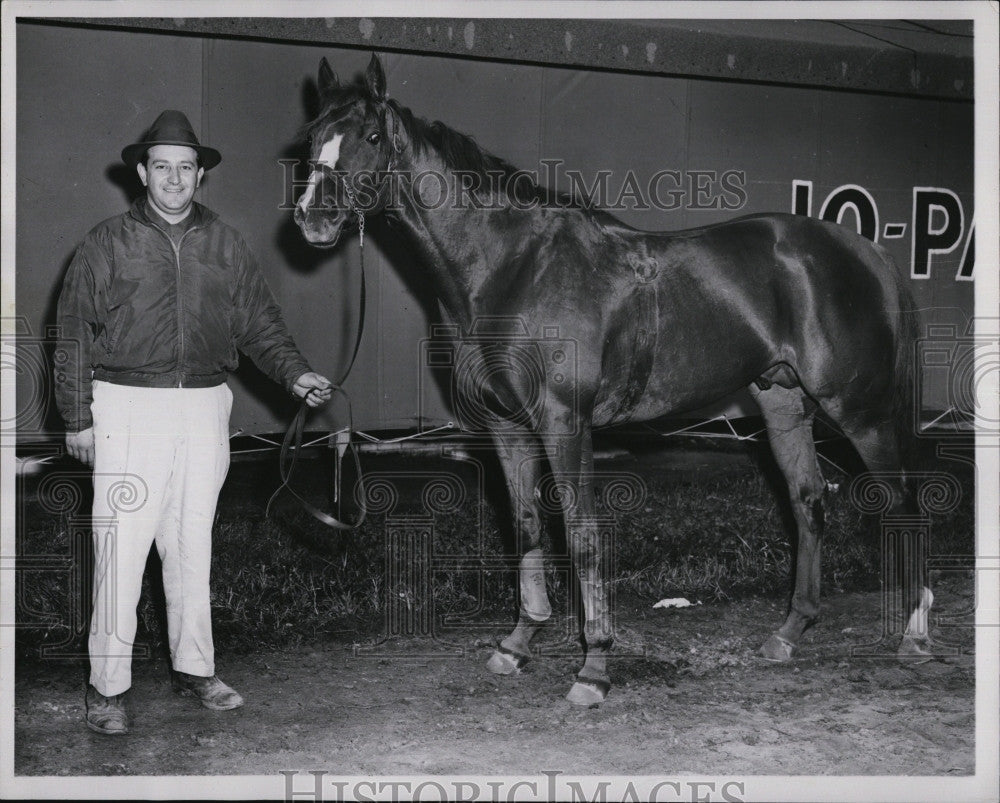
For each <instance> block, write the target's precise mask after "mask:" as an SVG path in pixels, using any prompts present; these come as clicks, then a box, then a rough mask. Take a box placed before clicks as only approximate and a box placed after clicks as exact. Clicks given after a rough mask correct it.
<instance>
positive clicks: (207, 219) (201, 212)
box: [128, 195, 218, 227]
mask: <svg viewBox="0 0 1000 803" xmlns="http://www.w3.org/2000/svg"><path fill="white" fill-rule="evenodd" d="M128 213H129V215H130V216H131V217H133V218H135V219H136V220H137V221H139V222H140V223H142V224H144V225H146V226H152V225H154V222H153V219H152V216H151V215H150V213H149V200H148V199H147V198H146V196H145V195H141V196H139V197H138V198H137V199H136V200H135V201H134V202H133V204H132V207H131V208H130V209H129V211H128ZM216 218H218V215H217V214H215V212H213V211H212V210H211V209H209V208H208V207H207V206H202V205H201V204H200V203H198V202H197V201H195V202H193V203H192V204H191V215H190V220H189V221H187V222H188V224H189V227H194V226H204V225H206V224H208V223H211V222H212V221H213V220H215V219H216Z"/></svg>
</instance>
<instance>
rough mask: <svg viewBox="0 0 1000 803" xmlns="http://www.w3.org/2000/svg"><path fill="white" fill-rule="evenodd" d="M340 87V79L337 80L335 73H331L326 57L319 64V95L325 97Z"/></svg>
mask: <svg viewBox="0 0 1000 803" xmlns="http://www.w3.org/2000/svg"><path fill="white" fill-rule="evenodd" d="M339 87H340V79H339V78H337V73H335V72H334V71H333V69H332V68H331V67H330V62H328V61H327V60H326V56H323V59H322V60H321V61H320V63H319V93H320V95H323V96H325V95H327V94H328V93H330V92H332V91H333V90H335V89H338V88H339Z"/></svg>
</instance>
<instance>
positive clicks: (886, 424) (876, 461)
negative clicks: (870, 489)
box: [841, 419, 934, 658]
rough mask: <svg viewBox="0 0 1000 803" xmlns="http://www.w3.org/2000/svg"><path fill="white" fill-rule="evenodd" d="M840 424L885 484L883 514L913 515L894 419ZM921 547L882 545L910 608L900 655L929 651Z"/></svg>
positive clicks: (924, 655) (929, 595) (927, 597)
mask: <svg viewBox="0 0 1000 803" xmlns="http://www.w3.org/2000/svg"><path fill="white" fill-rule="evenodd" d="M841 428H842V429H843V430H844V434H846V435H847V437H848V438H849V439H850V441H851V443H852V444H854V448H855V449H857V451H858V454H859V455H860V456H861V459H862V460H863V461H864V463H865V465H866V466H867V467H868V469H869V470H870V471H873V472H878V473H880V474H881V475H882V478H881V480H882V481H883V482H885V483H887V484H888V486H889V492H890V493H891V494H892V501H891V503H890V507H889V509H888V510H887V511H886V512H885V514H884V515H886V516H890V517H891V516H907V515H914V514H916V512H917V505H916V500H915V499H914V498H913V491H912V488H911V484H910V482H909V481H908V480H907V478H906V474H905V472H904V471H903V468H902V461H901V459H900V449H899V440H898V439H899V435H898V432H897V429H896V426H895V422H893V421H891V420H888V419H887V420H885V421H883V422H882V423H853V422H846V423H842V424H841ZM919 532H920V530H919V528H917V531H916V532H914V533H910V534H909V537H910V538H911V539H916V538H919V537H920V536H919ZM926 547H927V545H926V544H919V543H914V542H911V543H908V544H906V545H904V544H902V543H895V542H892V543H887V544H885V545H884V547H883V554H882V559H883V560H884V561H886V568H888V569H890V572H889V574H890V575H894V576H895V577H896V578H897V580H898V582H899V583H900V585H901V586H902V602H903V606H904V609H905V610H907V611H909V612H910V613H909V618H908V620H907V625H906V629H905V631H904V632H903V638H902V641H901V642H900V645H899V650H898V654H899V656H900V657H902V658H911V657H918V658H927V657H929V656H930V655H931V640H930V635H929V622H928V619H929V614H930V609H931V605H932V603H933V602H934V594H933V593H932V592H931V589H930V581H929V579H928V577H927V566H926V562H925V560H924V558H925V550H926ZM897 632H898V631H897Z"/></svg>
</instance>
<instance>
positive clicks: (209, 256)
mask: <svg viewBox="0 0 1000 803" xmlns="http://www.w3.org/2000/svg"><path fill="white" fill-rule="evenodd" d="M147 208H148V207H147V201H146V199H145V198H141V199H139V200H138V201H136V202H135V203H134V204H133V205H132V208H131V209H130V210H129V211H128V212H126V213H124V214H122V215H118V216H116V217H113V218H110V219H108V220H105V221H104V222H103V223H100V224H98V225H97V226H95V227H94V228H93V229H92V230H91V231H90V233H89V234H88V235H87V237H86V238H85V239H84V241H83V243H82V244H81V245H80V247H79V248H78V249H77V252H76V254H75V256H74V257H73V261H72V262H71V263H70V266H69V271H68V272H67V274H66V278H65V280H64V283H63V289H62V294H61V295H60V297H59V307H58V313H57V315H58V323H59V326H60V328H61V334H60V338H61V339H60V342H59V345H58V347H57V350H56V353H55V380H56V381H55V388H56V393H55V395H56V404H57V405H58V407H59V412H60V413H61V414H62V417H63V420H64V421H65V422H66V429H67V431H68V432H79V431H80V430H84V429H87V428H89V427H91V426H92V425H93V419H92V418H91V415H90V402H91V400H92V395H91V382H92V380H94V379H100V380H104V381H107V382H114V383H116V384H119V385H136V386H141V387H163V388H166V387H171V388H176V387H191V388H199V387H212V386H215V385H219V384H221V383H222V382H224V381H225V379H226V375H227V373H228V372H229V371H232V370H233V369H235V368H236V366H237V364H238V362H239V357H238V355H237V349H238V350H239V351H242V352H243V353H244V354H246V355H247V356H248V357H250V358H251V359H252V360H253V361H254V362H255V363H256V364H257V366H258V367H259V368H260V369H261V370H262V371H264V373H266V374H267V375H268V376H269V377H271V378H272V379H273V380H274V381H275V382H278V383H279V384H281V385H282V386H283V387H285V388H286V389H288V390H291V387H292V384H293V383H294V382H295V380H296V379H297V378H298V377H299V376H301V375H302V374H304V373H306V372H308V371H309V370H310V368H309V366H308V364H307V363H306V362H305V360H303V358H302V356H301V355H300V354H299V352H298V349H297V348H296V346H295V343H294V341H293V340H292V337H291V335H290V334H289V332H288V329H287V328H286V327H285V323H284V321H283V320H282V317H281V311H280V310H279V309H278V305H277V304H276V303H275V301H274V298H273V297H272V295H271V292H270V290H269V289H268V287H267V285H266V284H265V282H264V278H263V276H262V275H261V272H260V268H259V267H258V264H257V260H256V258H255V257H254V255H253V253H252V252H251V251H250V249H249V248H248V247H247V245H246V243H245V242H244V240H243V238H242V237H241V236H240V234H239V232H237V231H236V230H235V229H233V228H232V227H230V226H228V225H226V224H225V223H223V222H222V221H221V220H220V219H219V217H218V215H216V214H215V213H214V212H212V211H211V210H210V209H207V208H206V207H204V206H202V205H201V204H198V203H195V204H194V205H193V208H192V211H191V217H190V218H189V227H188V228H187V230H186V231H185V232H184V235H183V237H182V238H180V240H179V245H175V244H174V242H173V241H172V240H171V239H170V237H169V236H168V234H167V231H166V229H165V228H164V227H163V225H162V223H156V222H154V220H156V219H158V216H157V218H153V217H152V216H151V215H150V214H148V213H147ZM161 220H162V219H161Z"/></svg>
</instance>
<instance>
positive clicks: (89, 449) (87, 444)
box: [66, 427, 94, 466]
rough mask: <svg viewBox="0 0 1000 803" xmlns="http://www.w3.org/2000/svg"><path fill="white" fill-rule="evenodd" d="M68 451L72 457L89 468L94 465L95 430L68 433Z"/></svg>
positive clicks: (91, 428)
mask: <svg viewBox="0 0 1000 803" xmlns="http://www.w3.org/2000/svg"><path fill="white" fill-rule="evenodd" d="M66 449H67V451H68V452H69V453H70V456H71V457H75V458H76V459H77V460H79V461H80V462H81V463H86V464H87V465H88V466H92V465H94V428H93V427H90V428H89V429H84V430H81V431H80V432H67V433H66Z"/></svg>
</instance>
